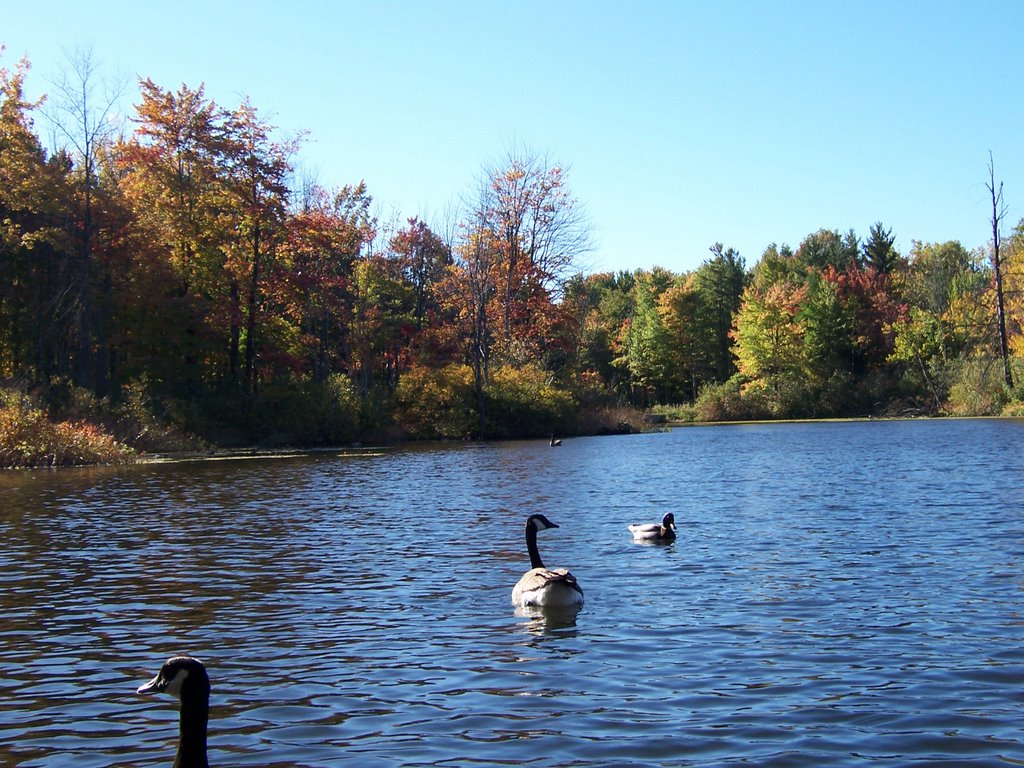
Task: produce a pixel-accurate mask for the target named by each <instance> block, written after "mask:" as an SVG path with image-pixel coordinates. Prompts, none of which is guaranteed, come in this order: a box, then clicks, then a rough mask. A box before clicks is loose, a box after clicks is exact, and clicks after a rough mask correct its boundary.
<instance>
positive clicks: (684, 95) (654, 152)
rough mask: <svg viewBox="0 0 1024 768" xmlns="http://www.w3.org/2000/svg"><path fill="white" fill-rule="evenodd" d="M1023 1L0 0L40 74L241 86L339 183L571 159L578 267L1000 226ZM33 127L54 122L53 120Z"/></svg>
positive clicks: (976, 235) (464, 176)
mask: <svg viewBox="0 0 1024 768" xmlns="http://www.w3.org/2000/svg"><path fill="white" fill-rule="evenodd" d="M1021 30H1024V3H1021V2H1017V1H1016V0H1006V1H1004V2H995V1H987V0H974V1H972V2H968V1H967V0H964V2H943V1H942V0H933V1H931V2H918V1H917V0H890V1H888V2H875V1H873V0H863V1H861V2H853V1H852V0H851V1H846V0H834V1H829V0H815V1H813V2H802V1H798V0H792V1H786V2H783V1H781V0H780V1H779V2H729V1H726V2H716V3H709V2H686V1H684V0H679V1H678V2H668V1H665V2H604V1H603V0H590V1H587V2H584V1H583V0H566V1H565V2H560V1H559V0H548V1H547V2H534V1H533V0H526V1H524V2H513V3H509V2H505V3H498V2H483V1H478V2H445V1H444V0H438V1H437V2H429V3H428V2H387V1H386V0H382V1H381V2H372V1H371V0H362V2H349V1H348V0H344V1H341V2H329V1H327V0H324V1H323V2H312V1H303V0H294V1H293V2H292V3H287V4H286V3H281V2H261V1H260V0H250V1H249V2H236V1H235V0H206V2H194V1H193V0H178V1H177V2H175V3H173V4H172V3H159V4H158V3H153V2H143V1H142V0H138V1H137V2H120V1H117V2H115V1H113V0H110V1H106V2H104V1H102V0H96V1H95V2H81V0H76V1H75V2H64V1H63V0H62V1H59V2H47V1H46V0H41V1H38V0H37V2H34V3H28V2H27V1H23V2H15V1H14V0H0V43H3V44H5V45H6V47H7V50H6V52H5V53H4V55H3V57H2V59H0V66H6V67H12V66H13V65H14V63H15V62H16V61H17V60H18V59H19V58H20V57H21V56H22V55H27V56H28V58H29V60H30V62H31V63H32V71H31V74H30V77H29V82H28V91H29V93H30V94H38V93H41V92H44V91H46V90H47V89H48V87H49V82H50V81H52V80H53V78H54V77H55V76H56V75H57V74H58V73H59V71H60V70H61V69H62V68H64V67H66V58H65V52H67V51H73V50H75V49H76V48H82V47H91V49H92V52H93V56H94V57H95V58H96V59H97V60H99V61H101V62H102V64H103V72H104V73H105V75H106V76H107V77H108V78H110V79H116V76H117V74H118V73H121V74H122V75H124V76H127V77H129V78H130V80H131V84H130V89H129V97H130V100H131V101H132V102H133V101H134V100H135V98H136V95H137V91H136V89H135V86H134V83H135V78H136V77H137V76H142V77H149V78H151V79H153V80H154V81H155V82H156V83H157V84H159V85H161V86H162V87H165V88H168V89H172V90H174V89H177V88H178V87H179V86H180V85H181V84H182V83H185V84H187V85H188V86H190V87H196V86H198V85H200V84H202V83H204V84H205V86H206V90H207V95H208V96H210V97H211V98H213V99H214V100H216V101H217V102H218V103H219V104H221V105H222V106H224V107H229V108H231V107H235V106H237V105H238V104H239V103H240V101H241V99H242V98H243V97H244V96H248V97H249V98H250V99H251V100H252V102H253V104H254V105H255V106H256V107H257V108H258V109H259V111H260V113H261V114H262V115H263V116H264V117H265V118H267V119H268V121H269V122H271V123H273V124H275V125H277V126H278V127H279V128H280V129H281V131H282V135H287V134H290V133H294V132H296V131H300V130H305V131H308V136H307V140H306V142H305V144H304V146H303V148H302V150H301V152H300V156H299V160H300V162H301V164H302V166H303V167H304V168H305V169H307V171H308V172H311V173H315V174H316V176H317V178H318V179H319V181H320V182H321V183H322V184H324V185H326V186H328V187H333V186H341V185H343V184H347V183H353V182H356V181H359V180H360V179H364V180H365V181H366V183H367V185H368V187H369V191H370V193H371V194H372V195H373V196H374V199H375V201H376V203H377V210H378V213H379V214H380V215H381V216H383V217H385V218H386V217H394V216H398V217H401V218H402V219H404V218H405V217H408V216H412V215H419V216H421V217H422V218H425V219H426V220H427V221H428V222H431V221H440V219H441V218H443V217H444V216H445V215H447V214H448V212H449V211H451V210H452V209H453V208H454V207H455V206H457V205H458V203H459V201H460V199H462V198H463V197H464V196H465V195H467V194H468V193H469V192H470V191H471V190H472V189H473V187H474V185H475V183H476V181H477V180H478V179H479V177H480V175H481V171H482V169H483V168H484V167H486V166H490V165H494V164H495V163H497V162H498V161H499V160H500V159H501V158H502V157H503V156H504V155H506V154H507V152H508V151H509V150H510V149H513V148H520V149H522V148H526V149H529V150H532V151H534V152H536V153H537V154H540V155H544V156H547V157H548V158H550V159H551V160H552V161H553V162H557V163H559V164H561V165H564V166H567V167H568V168H569V169H570V173H569V184H570V187H571V190H572V192H573V193H574V195H575V196H576V197H577V198H578V199H579V201H580V202H581V203H582V204H583V205H584V206H585V207H586V210H587V213H588V214H589V217H590V219H591V221H592V223H593V227H594V240H595V244H596V248H595V250H594V251H593V252H592V253H591V254H590V255H589V257H588V258H587V260H586V262H585V263H582V264H581V265H580V266H581V267H582V268H583V269H584V271H586V272H593V271H599V270H618V269H637V268H650V267H652V266H654V265H659V266H663V267H666V268H668V269H672V270H674V271H677V272H682V271H685V270H690V269H694V268H696V267H698V266H699V265H700V264H701V263H702V262H703V261H704V260H705V259H706V258H707V257H708V248H709V247H710V246H711V245H712V244H714V243H715V242H722V243H724V244H725V245H726V246H731V247H734V248H736V249H737V250H738V251H739V252H740V254H741V255H742V256H743V257H744V258H746V260H747V264H748V265H751V266H752V265H753V264H754V263H756V262H757V260H758V259H759V257H760V255H761V253H762V252H763V250H764V248H765V247H766V246H767V245H769V244H770V243H773V242H775V243H779V244H782V243H788V244H790V245H791V246H793V247H795V246H796V245H798V244H799V242H800V241H801V240H802V239H803V238H804V237H805V236H806V235H807V234H809V233H811V232H814V231H815V230H817V229H820V228H827V229H838V230H840V231H843V232H845V231H846V230H848V229H850V228H852V229H854V230H855V231H856V232H857V234H858V235H860V236H861V237H862V238H863V237H864V236H866V235H867V232H868V228H869V227H870V226H871V224H873V223H874V222H875V221H879V220H880V221H882V222H883V223H884V224H885V225H886V226H887V227H891V228H892V230H893V233H894V234H895V235H896V238H897V239H896V245H897V247H898V248H900V250H901V251H903V252H904V253H906V252H907V251H908V250H909V249H910V246H911V241H912V240H922V241H925V242H940V241H945V240H959V241H960V242H961V243H962V244H963V245H965V246H966V247H968V248H976V247H983V246H985V245H986V244H987V243H988V242H989V240H990V239H991V231H990V227H991V225H990V222H989V219H990V215H991V203H990V200H989V198H988V190H987V189H986V186H985V184H986V182H987V180H988V176H987V174H988V171H987V165H988V162H989V152H990V151H991V152H992V155H993V157H994V159H995V168H996V178H997V181H999V180H1001V181H1003V183H1004V195H1005V200H1006V204H1007V208H1008V214H1007V217H1006V227H1005V229H1006V231H1007V232H1009V230H1010V229H1012V227H1013V226H1014V225H1016V224H1017V222H1018V221H1020V219H1021V218H1022V216H1024V152H1022V138H1024V99H1022V98H1021V85H1022V83H1024V47H1022V46H1021V45H1020V34H1021ZM37 124H38V122H37Z"/></svg>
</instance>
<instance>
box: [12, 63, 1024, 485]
mask: <svg viewBox="0 0 1024 768" xmlns="http://www.w3.org/2000/svg"><path fill="white" fill-rule="evenodd" d="M29 70H30V65H29V62H28V61H25V60H22V61H21V62H19V63H17V64H16V65H15V66H13V67H12V68H2V69H0V382H2V385H3V386H2V389H0V436H3V438H2V439H3V440H4V441H5V442H4V444H3V445H6V447H2V446H0V453H4V454H5V455H4V456H0V463H2V464H4V465H5V466H9V465H11V464H12V463H17V462H16V461H14V460H12V459H10V457H9V455H8V454H9V453H10V452H11V451H13V450H14V448H12V447H11V446H12V445H14V444H18V443H19V441H20V445H21V449H22V453H25V452H26V450H25V446H26V444H30V443H33V442H36V443H38V442H40V441H42V437H41V435H42V434H43V433H44V432H46V433H47V434H49V433H50V432H54V433H57V432H59V431H60V430H61V429H65V430H67V429H71V430H72V432H73V433H74V434H75V435H77V436H76V437H75V438H74V440H81V439H82V438H81V434H82V432H83V430H84V431H86V432H89V437H90V439H95V440H100V441H101V442H102V441H107V443H105V445H106V448H105V450H108V451H110V450H115V449H114V448H112V446H123V445H127V446H132V447H134V448H135V449H139V450H143V451H146V450H151V451H152V450H166V449H168V448H177V449H183V448H187V447H196V446H200V445H203V446H210V445H213V446H239V445H263V446H275V445H301V446H326V445H341V444H346V443H351V442H355V441H366V440H402V439H428V438H429V439H434V438H449V439H465V438H511V437H538V436H544V437H546V436H548V435H552V434H558V435H574V434H596V433H604V432H616V431H627V430H635V429H642V428H643V425H644V423H645V418H646V419H648V420H649V419H650V418H651V415H652V414H653V415H655V416H656V417H659V418H668V419H673V420H675V419H681V420H686V421H701V422H708V421H730V420H751V419H790V418H830V417H856V416H877V417H884V416H908V415H998V414H1003V415H1015V414H1017V413H1021V412H1024V410H1022V409H1021V408H1020V405H1019V403H1020V401H1021V399H1022V395H1024V392H1022V389H1021V384H1020V381H1021V378H1022V371H1021V359H1022V355H1024V335H1022V332H1021V323H1020V319H1021V317H1022V315H1024V306H1022V303H1021V301H1022V299H1021V297H1022V293H1021V282H1022V279H1024V222H1021V223H1018V224H1017V225H1016V226H1015V228H1011V232H1010V233H1009V234H1008V235H1007V236H1006V237H1005V239H1004V238H1003V237H1002V233H1001V230H1002V228H1003V227H1009V226H1010V223H1007V222H1005V221H1004V219H1005V215H1006V206H1005V204H1004V203H1003V198H1002V187H1001V184H999V183H998V181H997V178H996V174H995V170H994V168H993V167H992V165H991V164H990V166H989V168H988V173H987V174H986V175H985V178H986V180H987V182H988V189H989V191H990V192H991V200H992V208H991V224H992V232H993V238H992V240H991V241H990V242H989V243H987V244H985V245H984V246H981V247H974V248H968V247H965V246H964V245H962V244H961V243H959V242H955V241H952V242H928V241H925V240H921V241H918V240H913V241H912V246H911V248H910V250H909V252H908V253H905V254H903V253H899V252H897V250H896V249H895V247H894V243H895V236H894V235H893V233H892V231H891V229H890V228H887V227H886V226H885V225H884V224H883V223H881V222H879V223H876V224H875V225H873V226H872V227H871V228H870V230H869V231H868V232H867V233H860V234H858V233H856V232H855V231H853V230H852V229H851V230H848V231H839V230H833V229H828V228H822V229H820V230H818V231H816V232H812V233H809V234H807V235H806V237H804V239H803V240H802V241H801V242H800V243H798V244H797V245H796V247H795V248H794V247H790V246H789V245H786V244H777V243H771V244H769V245H768V246H767V247H766V248H765V249H764V251H763V252H762V253H761V254H760V256H759V258H758V259H757V260H756V262H754V263H753V264H752V265H749V266H748V264H747V262H746V260H745V258H744V257H743V256H741V255H740V254H739V253H737V252H736V251H735V250H734V249H732V248H728V247H726V246H725V245H723V244H722V243H714V244H709V246H710V247H709V250H708V252H707V254H706V256H705V259H704V261H703V263H702V264H701V265H700V267H699V268H697V269H695V270H693V271H691V272H685V273H681V274H677V273H674V272H672V271H669V270H666V269H662V268H660V267H657V266H652V267H650V268H638V269H636V270H633V271H622V272H618V273H596V274H584V273H583V271H581V269H580V267H579V266H578V265H579V264H580V263H581V261H582V260H583V257H584V256H585V254H586V253H587V252H588V251H589V250H590V248H591V235H592V232H591V227H592V224H591V222H590V221H589V220H588V218H587V216H586V215H585V213H584V207H583V206H582V205H581V204H580V202H579V201H578V200H577V199H576V198H575V197H574V196H573V194H572V191H571V187H570V179H569V173H568V172H567V170H566V169H565V168H563V167H562V166H560V165H559V164H558V163H557V162H553V161H552V160H551V159H550V158H548V157H546V156H544V155H541V154H538V153H536V152H533V151H530V150H521V151H510V152H508V153H507V155H506V156H505V157H503V158H502V160H501V161H500V162H498V163H495V164H494V165H493V167H489V168H484V169H482V171H481V174H480V177H479V178H478V179H475V180H474V179H468V180H467V193H466V194H465V196H464V199H465V201H467V202H464V203H463V205H462V206H461V210H459V211H457V212H453V213H449V214H447V215H446V216H445V218H444V220H441V221H430V222H427V221H424V220H422V219H420V218H418V217H411V218H407V219H405V220H399V221H390V220H384V219H383V218H382V217H380V216H379V215H378V214H376V213H375V206H374V200H373V198H372V195H371V193H370V187H369V186H368V185H367V183H366V182H365V181H354V182H350V183H347V184H343V185H341V186H333V187H332V186H326V185H321V184H320V183H318V182H317V181H314V180H312V179H309V178H303V177H302V175H301V173H300V172H299V171H298V170H297V168H298V163H297V159H298V157H299V152H300V149H301V145H302V137H298V138H294V139H287V140H286V139H282V138H280V137H278V136H277V135H276V130H275V128H274V126H272V125H270V124H269V123H268V122H267V121H266V120H265V119H264V118H263V117H262V116H261V115H260V113H259V111H258V110H257V108H256V107H255V106H254V105H252V104H251V103H249V101H247V100H243V102H242V103H241V104H239V105H238V106H237V107H234V108H231V109H225V108H223V107H221V106H219V105H218V104H216V103H214V102H213V101H212V100H211V99H209V98H207V97H206V95H205V93H204V88H203V87H202V86H201V85H200V86H198V87H196V88H189V87H186V86H182V87H180V88H179V89H177V90H167V89H165V88H163V87H161V86H159V85H157V84H156V83H153V82H152V81H150V80H148V79H141V80H140V81H139V82H138V97H137V99H136V100H135V104H134V107H133V109H134V114H133V115H132V116H131V118H130V120H128V121H127V122H124V123H123V124H118V123H116V122H114V121H112V120H110V119H109V118H110V111H111V109H112V107H113V103H112V102H111V101H109V100H107V99H105V98H104V97H102V96H98V95H97V94H98V93H99V88H98V82H97V79H96V78H97V76H96V72H95V69H93V68H92V67H90V65H89V61H88V60H87V59H86V60H80V61H78V62H77V67H75V68H73V69H72V70H71V72H70V80H69V81H67V82H65V83H64V84H63V85H62V86H61V85H58V86H57V87H56V89H55V92H54V93H51V94H48V96H47V98H46V101H45V114H46V123H47V125H48V126H49V129H50V130H49V133H50V134H51V140H50V143H49V145H44V142H43V140H42V139H41V136H40V134H41V131H39V130H38V129H37V124H39V121H40V118H41V116H42V114H43V111H44V102H43V101H35V102H30V101H29V100H27V99H26V97H25V79H26V77H27V75H28V73H29ZM979 170H983V169H979ZM981 176H982V174H980V173H979V177H981ZM723 239H724V238H723ZM767 240H768V238H766V241H767ZM638 259H639V257H638ZM76 425H77V426H76ZM76 429H77V432H75V430H76ZM55 439H57V438H55ZM30 447H31V446H30ZM117 450H119V449H117ZM39 451H41V452H42V453H41V454H40V455H42V456H44V458H43V459H37V461H40V460H41V461H43V462H44V463H47V462H48V463H63V462H62V460H61V459H60V458H59V457H56V456H55V454H54V452H53V449H52V448H48V447H42V446H40V447H39ZM47 451H49V453H47ZM72 452H73V451H72ZM46 456H48V457H49V458H45V457H46Z"/></svg>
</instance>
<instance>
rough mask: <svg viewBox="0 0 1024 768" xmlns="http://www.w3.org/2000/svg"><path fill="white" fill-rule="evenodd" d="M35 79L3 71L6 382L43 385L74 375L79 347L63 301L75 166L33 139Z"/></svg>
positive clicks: (1, 260)
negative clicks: (71, 364) (30, 95)
mask: <svg viewBox="0 0 1024 768" xmlns="http://www.w3.org/2000/svg"><path fill="white" fill-rule="evenodd" d="M2 52H3V49H2V47H0V53H2ZM28 71H29V63H28V61H27V60H22V61H20V62H19V63H18V64H17V66H16V67H15V69H14V70H9V69H7V68H0V376H3V377H11V376H15V375H19V376H27V378H28V379H29V380H30V381H32V382H34V383H40V382H45V381H47V380H48V378H49V377H50V376H52V375H54V374H57V373H69V371H68V370H66V369H65V368H64V366H66V364H67V360H68V359H69V358H70V357H71V355H70V354H69V353H70V352H71V351H72V349H71V348H73V347H76V346H77V345H74V344H73V338H74V337H73V332H74V324H73V323H69V320H70V318H69V314H70V310H69V308H68V307H67V305H66V303H65V298H64V297H66V296H67V295H68V294H69V293H71V292H72V291H73V283H72V282H70V281H71V280H73V278H72V276H71V275H69V274H68V273H69V271H70V270H68V269H67V268H66V267H67V265H68V263H69V259H70V257H71V245H72V243H71V238H70V233H69V232H68V230H67V229H66V227H65V226H64V222H65V219H66V216H65V210H66V209H65V208H64V207H63V205H64V204H65V203H66V202H67V200H68V176H67V173H68V164H67V163H66V162H65V158H64V157H62V156H56V157H54V158H49V159H48V158H47V156H46V152H45V151H44V149H43V147H42V145H41V143H40V141H39V139H38V137H37V136H36V134H35V133H34V132H33V122H32V118H31V114H32V112H33V111H34V110H36V109H37V108H38V107H39V102H30V101H28V100H26V98H25V95H24V81H25V77H26V74H27V73H28Z"/></svg>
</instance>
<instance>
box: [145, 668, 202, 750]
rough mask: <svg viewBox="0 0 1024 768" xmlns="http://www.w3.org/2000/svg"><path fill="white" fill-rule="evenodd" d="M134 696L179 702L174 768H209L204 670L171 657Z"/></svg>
mask: <svg viewBox="0 0 1024 768" xmlns="http://www.w3.org/2000/svg"><path fill="white" fill-rule="evenodd" d="M137 693H168V694H170V695H172V696H174V697H176V698H177V699H178V700H179V701H180V702H181V718H180V722H179V727H178V753H177V755H176V756H175V758H174V768H209V765H210V763H209V761H208V760H207V757H206V727H207V722H208V720H209V716H210V678H209V676H208V675H207V674H206V667H204V666H203V664H202V662H200V661H199V659H196V658H193V657H191V656H173V657H171V658H169V659H168V660H167V661H165V662H164V664H163V666H162V667H160V671H159V672H158V673H157V675H156V677H154V678H153V679H152V680H150V681H149V682H148V683H146V684H144V685H140V686H139V688H138V690H137Z"/></svg>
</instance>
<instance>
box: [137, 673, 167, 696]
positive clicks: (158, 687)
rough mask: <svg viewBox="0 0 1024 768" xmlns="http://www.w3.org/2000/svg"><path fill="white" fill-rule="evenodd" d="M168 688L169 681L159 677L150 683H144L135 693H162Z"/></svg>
mask: <svg viewBox="0 0 1024 768" xmlns="http://www.w3.org/2000/svg"><path fill="white" fill-rule="evenodd" d="M166 687H167V681H166V680H164V679H163V678H162V677H160V675H157V676H156V677H154V678H153V679H152V680H150V681H149V682H148V683H143V684H142V685H140V686H139V687H138V689H137V690H136V691H135V692H136V693H161V692H162V691H163V690H164V689H165V688H166Z"/></svg>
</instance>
